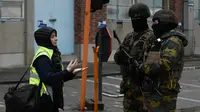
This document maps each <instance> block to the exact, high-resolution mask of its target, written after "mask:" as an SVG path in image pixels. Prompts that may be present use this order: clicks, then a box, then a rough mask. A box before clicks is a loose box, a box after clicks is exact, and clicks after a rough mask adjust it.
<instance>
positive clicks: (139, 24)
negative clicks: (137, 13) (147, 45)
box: [131, 18, 148, 32]
mask: <svg viewBox="0 0 200 112" xmlns="http://www.w3.org/2000/svg"><path fill="white" fill-rule="evenodd" d="M131 22H132V27H133V29H134V31H135V32H140V31H144V30H146V29H147V28H148V24H147V19H146V18H144V19H139V18H137V19H136V18H131Z"/></svg>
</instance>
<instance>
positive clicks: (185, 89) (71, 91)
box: [0, 70, 200, 112]
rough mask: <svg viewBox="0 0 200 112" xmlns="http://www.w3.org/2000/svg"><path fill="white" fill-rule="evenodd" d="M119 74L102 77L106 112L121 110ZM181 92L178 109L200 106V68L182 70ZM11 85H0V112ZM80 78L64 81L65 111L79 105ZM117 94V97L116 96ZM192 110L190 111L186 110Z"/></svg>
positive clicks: (90, 81)
mask: <svg viewBox="0 0 200 112" xmlns="http://www.w3.org/2000/svg"><path fill="white" fill-rule="evenodd" d="M120 81H121V77H120V76H116V77H115V76H107V77H104V78H103V95H104V96H103V102H104V104H105V110H106V112H123V111H122V97H121V96H120V94H119V93H118V90H119V84H120ZM180 82H181V86H182V89H181V93H180V94H179V98H178V102H177V105H178V107H177V108H178V109H180V108H190V107H194V106H200V97H199V95H200V70H192V71H185V72H183V76H182V79H181V81H180ZM10 86H13V85H0V88H1V89H0V112H5V106H4V100H3V95H4V93H5V91H7V88H8V87H10ZM80 90H81V79H75V80H72V81H69V82H67V83H65V94H64V96H65V111H64V112H74V111H72V109H73V108H77V107H79V99H80ZM86 90H87V93H86V94H87V98H93V90H94V86H93V78H88V79H87V89H86ZM118 95H119V96H118ZM117 96H118V97H117ZM186 112H192V111H186Z"/></svg>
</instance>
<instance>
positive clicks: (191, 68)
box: [0, 66, 200, 84]
mask: <svg viewBox="0 0 200 112" xmlns="http://www.w3.org/2000/svg"><path fill="white" fill-rule="evenodd" d="M198 69H200V66H191V67H183V71H192V70H198ZM116 75H120V72H112V73H103V74H102V77H106V76H116ZM81 77H82V76H81V75H77V76H76V77H75V78H74V79H80V78H81ZM91 77H94V75H93V74H88V75H87V78H91ZM17 83H18V81H0V84H17ZM22 83H28V80H23V81H22Z"/></svg>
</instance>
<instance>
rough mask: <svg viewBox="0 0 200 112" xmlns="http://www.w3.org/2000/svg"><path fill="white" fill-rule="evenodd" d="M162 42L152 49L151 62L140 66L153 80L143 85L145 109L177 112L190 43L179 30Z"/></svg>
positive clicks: (169, 32)
mask: <svg viewBox="0 0 200 112" xmlns="http://www.w3.org/2000/svg"><path fill="white" fill-rule="evenodd" d="M167 12H168V11H167ZM159 39H160V41H157V42H155V43H154V45H153V46H152V49H151V50H150V53H149V54H148V55H149V56H148V58H147V62H146V63H144V64H142V65H141V66H140V71H141V73H142V74H143V75H145V76H146V77H148V78H150V79H151V80H152V81H153V83H147V84H144V85H143V92H144V96H145V106H146V107H147V108H148V109H149V111H151V112H175V109H176V101H177V96H178V93H179V89H180V86H179V82H178V81H179V80H180V78H181V73H182V70H183V64H184V62H183V57H184V47H185V46H186V45H187V40H186V38H185V35H184V34H182V33H181V32H179V31H175V30H170V31H168V32H167V33H164V34H162V36H161V37H160V38H159ZM157 40H158V39H157ZM155 88H156V89H157V90H158V91H156V90H155Z"/></svg>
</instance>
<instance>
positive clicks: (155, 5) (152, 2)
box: [138, 0, 162, 16]
mask: <svg viewBox="0 0 200 112" xmlns="http://www.w3.org/2000/svg"><path fill="white" fill-rule="evenodd" d="M138 2H141V3H144V4H146V5H148V6H149V9H150V12H151V16H152V15H153V14H154V13H155V12H157V11H158V10H160V9H162V0H138Z"/></svg>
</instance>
